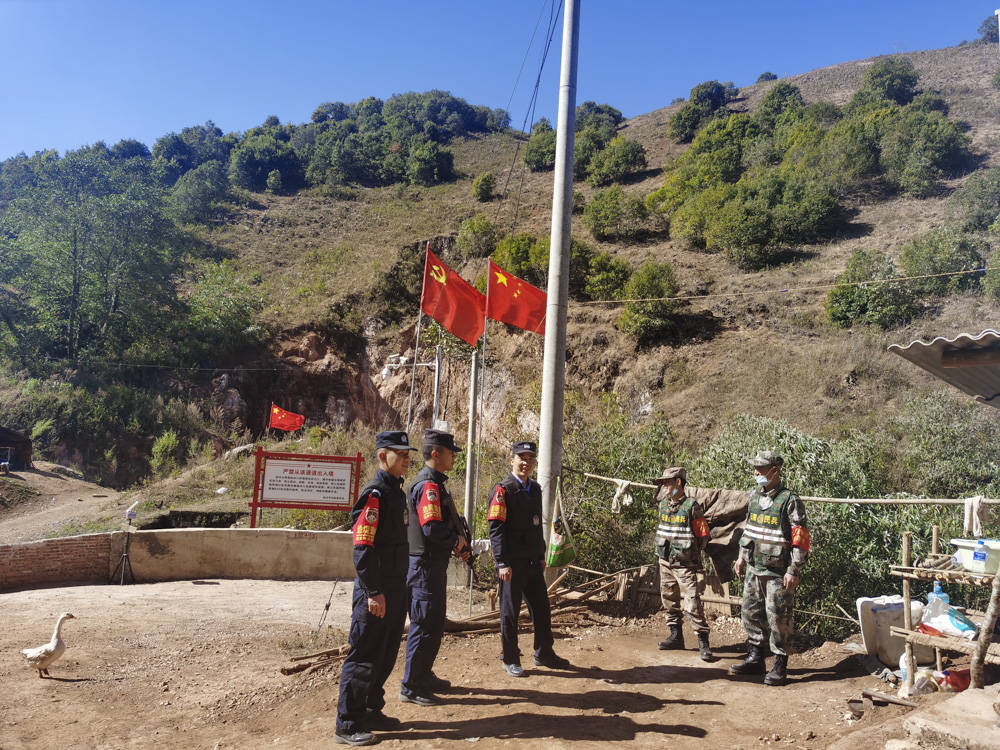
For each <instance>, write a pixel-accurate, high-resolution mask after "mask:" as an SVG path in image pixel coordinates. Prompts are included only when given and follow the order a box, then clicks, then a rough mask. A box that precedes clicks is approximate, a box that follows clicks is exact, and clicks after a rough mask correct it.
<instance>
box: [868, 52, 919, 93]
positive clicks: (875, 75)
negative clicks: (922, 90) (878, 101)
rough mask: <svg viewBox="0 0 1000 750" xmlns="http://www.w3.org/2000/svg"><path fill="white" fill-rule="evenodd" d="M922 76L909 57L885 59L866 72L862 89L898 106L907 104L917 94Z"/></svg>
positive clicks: (877, 61)
mask: <svg viewBox="0 0 1000 750" xmlns="http://www.w3.org/2000/svg"><path fill="white" fill-rule="evenodd" d="M919 79H920V74H919V73H917V69H916V68H915V67H913V63H912V62H910V59H909V58H907V57H883V58H880V59H879V60H876V61H875V62H874V63H873V64H872V66H871V67H870V68H868V70H867V71H865V77H864V81H863V83H862V89H863V90H865V91H870V92H871V93H872V94H874V95H876V96H878V97H880V98H882V99H888V100H889V101H891V102H896V103H897V104H907V103H909V101H910V100H911V99H912V98H913V97H914V95H915V94H916V93H917V81H918V80H919Z"/></svg>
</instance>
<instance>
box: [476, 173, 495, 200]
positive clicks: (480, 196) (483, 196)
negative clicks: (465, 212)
mask: <svg viewBox="0 0 1000 750" xmlns="http://www.w3.org/2000/svg"><path fill="white" fill-rule="evenodd" d="M495 186H496V177H494V176H493V173H492V172H483V173H482V174H481V175H479V176H478V177H477V178H476V179H475V180H473V182H472V197H473V198H475V199H476V200H477V201H479V202H480V203H488V202H489V201H491V200H492V199H493V188H494V187H495Z"/></svg>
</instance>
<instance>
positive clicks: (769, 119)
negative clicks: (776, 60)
mask: <svg viewBox="0 0 1000 750" xmlns="http://www.w3.org/2000/svg"><path fill="white" fill-rule="evenodd" d="M804 107H805V101H804V100H803V98H802V92H801V91H800V90H799V87H798V86H793V85H792V84H790V83H788V82H787V81H782V82H781V83H776V84H775V85H774V86H772V87H771V89H770V90H769V91H768V92H767V93H766V94H765V95H764V98H763V99H761V102H760V106H759V107H757V111H756V112H755V113H754V117H755V118H756V120H757V122H758V123H759V124H760V127H761V130H764V131H767V132H770V131H772V130H774V126H775V124H776V123H777V121H778V118H779V117H780V116H781V115H782V114H784V113H786V112H800V111H801V110H802V109H803V108H804Z"/></svg>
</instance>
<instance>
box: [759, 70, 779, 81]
mask: <svg viewBox="0 0 1000 750" xmlns="http://www.w3.org/2000/svg"><path fill="white" fill-rule="evenodd" d="M777 80H778V76H776V75H775V74H774V73H772V72H771V71H770V70H765V71H764V72H763V73H761V74H760V75H759V76H757V81H756V82H757V83H764V82H765V81H777Z"/></svg>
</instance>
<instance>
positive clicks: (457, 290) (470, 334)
mask: <svg viewBox="0 0 1000 750" xmlns="http://www.w3.org/2000/svg"><path fill="white" fill-rule="evenodd" d="M420 309H421V310H423V311H424V312H425V313H427V314H428V315H429V316H431V317H432V318H434V320H436V321H437V322H438V323H440V324H441V325H442V326H444V327H445V329H447V330H448V331H450V332H451V333H453V334H455V335H456V336H458V338H460V339H462V341H464V342H465V343H467V344H468V345H469V346H475V345H476V342H477V341H479V337H480V336H482V335H483V329H484V328H485V327H486V322H485V320H484V319H483V318H484V314H485V310H486V297H484V296H483V293H482V292H480V291H479V290H478V289H476V288H475V287H474V286H472V284H470V283H469V282H468V281H466V280H465V279H463V278H462V277H461V276H459V275H458V274H457V273H455V271H453V270H452V269H450V268H448V266H446V265H445V264H444V263H442V262H441V260H440V259H439V258H438V257H437V256H436V255H435V254H434V253H432V252H431V248H430V243H427V260H426V262H425V264H424V287H423V291H422V292H421V294H420Z"/></svg>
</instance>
